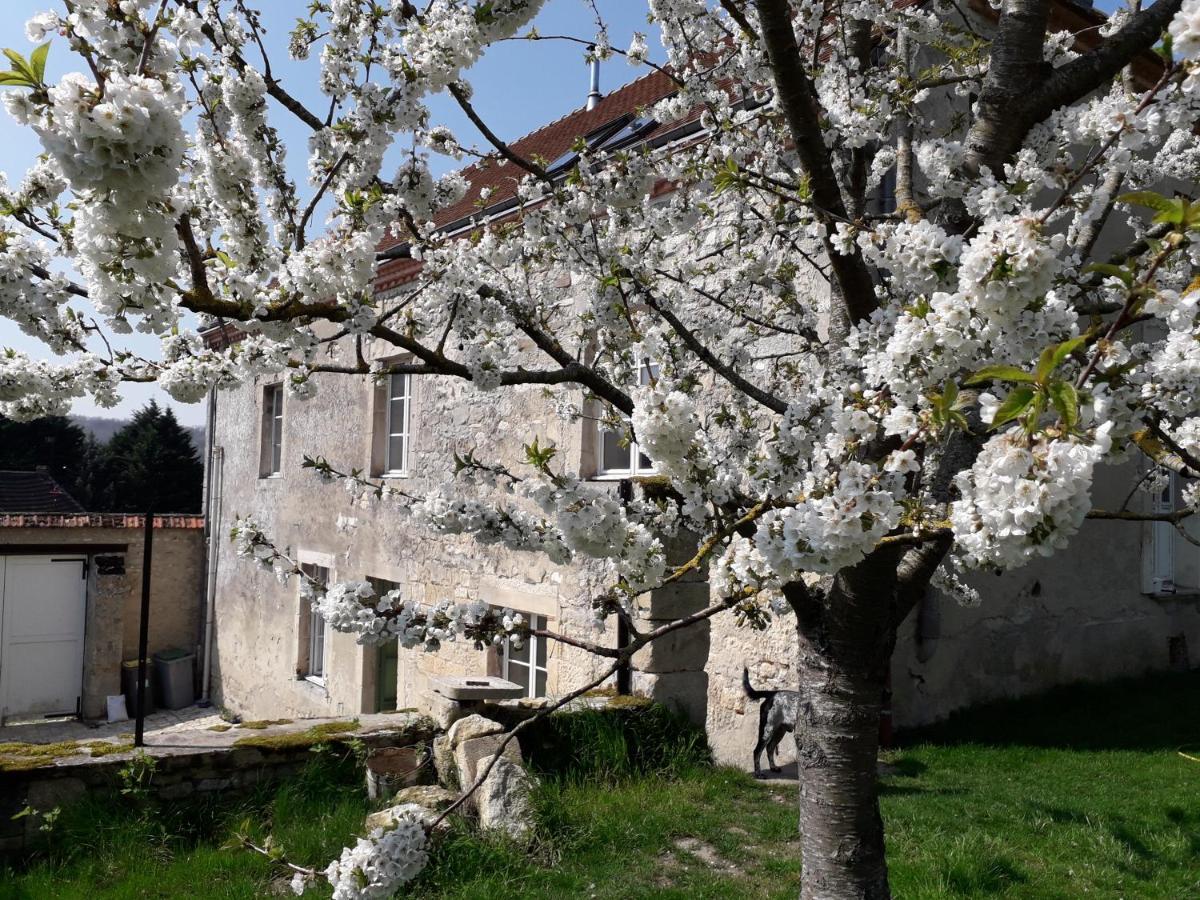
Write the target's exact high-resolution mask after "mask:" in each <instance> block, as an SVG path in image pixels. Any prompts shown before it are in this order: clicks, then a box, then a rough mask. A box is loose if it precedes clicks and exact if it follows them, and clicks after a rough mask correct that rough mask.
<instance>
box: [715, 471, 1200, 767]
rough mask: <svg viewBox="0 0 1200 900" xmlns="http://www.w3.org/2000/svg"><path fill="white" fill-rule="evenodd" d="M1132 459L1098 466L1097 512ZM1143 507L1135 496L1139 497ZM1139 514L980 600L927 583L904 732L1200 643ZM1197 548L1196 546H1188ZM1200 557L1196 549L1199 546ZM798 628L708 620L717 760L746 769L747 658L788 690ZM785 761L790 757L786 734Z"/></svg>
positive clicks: (1110, 502)
mask: <svg viewBox="0 0 1200 900" xmlns="http://www.w3.org/2000/svg"><path fill="white" fill-rule="evenodd" d="M1134 477H1135V476H1134V472H1133V468H1132V466H1127V467H1122V468H1105V469H1101V470H1100V472H1099V475H1098V478H1097V482H1096V485H1095V488H1094V490H1093V494H1094V496H1095V505H1096V506H1097V507H1099V508H1107V509H1116V508H1119V506H1120V505H1121V503H1122V502H1123V501H1124V499H1125V497H1126V496H1127V495H1128V493H1129V488H1130V486H1131V485H1132V483H1133V480H1134ZM1133 502H1134V503H1135V507H1134V508H1135V509H1136V508H1137V506H1136V504H1137V503H1138V502H1140V501H1139V500H1138V498H1136V497H1135V498H1134V501H1133ZM1148 527H1149V526H1143V525H1140V524H1138V523H1135V522H1111V521H1088V522H1085V523H1084V525H1083V527H1082V529H1081V530H1080V532H1079V534H1077V535H1076V536H1075V538H1074V539H1073V540H1072V542H1071V544H1070V547H1069V548H1068V549H1067V550H1066V551H1064V552H1062V553H1060V554H1058V555H1056V556H1054V557H1052V558H1050V559H1045V560H1038V561H1035V562H1033V563H1030V564H1029V565H1027V566H1025V567H1024V568H1022V569H1018V570H1015V571H1009V572H1006V573H1004V574H1003V575H985V574H984V575H977V576H975V577H974V578H972V583H973V584H974V586H975V587H976V588H977V589H978V590H979V592H980V594H981V596H982V602H981V603H980V604H979V605H978V606H975V607H970V608H966V607H963V606H960V605H959V604H958V603H957V602H956V601H955V600H954V599H952V598H950V597H946V596H943V595H941V594H940V593H939V592H938V591H936V590H931V591H930V592H929V594H928V595H927V597H926V599H925V601H923V602H922V603H921V604H920V605H919V606H918V608H917V609H914V610H913V612H912V613H911V614H910V615H909V616H908V617H907V618H906V619H905V621H904V622H903V624H902V625H901V627H900V630H899V634H898V636H897V646H896V651H895V654H894V656H893V660H892V712H893V723H894V725H895V727H897V728H905V727H912V726H916V725H923V724H927V723H929V722H933V721H936V720H938V719H943V718H945V717H946V716H948V715H950V713H952V712H954V711H955V710H958V709H962V708H965V707H968V706H971V705H973V704H977V703H982V702H986V701H989V700H997V699H1002V698H1012V697H1019V696H1023V695H1028V694H1032V693H1037V692H1039V691H1044V690H1047V689H1049V688H1051V687H1054V686H1056V685H1061V684H1069V683H1072V682H1080V681H1105V680H1110V679H1114V678H1120V677H1124V676H1133V675H1140V674H1143V673H1145V672H1149V671H1154V670H1162V669H1166V668H1168V667H1169V666H1171V665H1178V664H1179V663H1178V662H1173V661H1172V659H1171V650H1170V645H1171V643H1172V640H1175V641H1176V644H1175V646H1176V647H1178V646H1180V643H1179V642H1178V639H1179V638H1180V637H1181V636H1182V638H1183V642H1184V643H1185V644H1186V645H1187V646H1189V647H1190V648H1191V654H1192V658H1193V659H1195V657H1196V654H1197V648H1200V595H1197V594H1195V593H1181V594H1178V595H1176V596H1174V597H1170V598H1156V597H1150V596H1147V595H1146V594H1144V593H1143V578H1142V550H1141V548H1142V544H1143V532H1144V530H1145V529H1146V528H1148ZM1187 546H1189V547H1190V546H1191V545H1187ZM1192 553H1193V554H1196V555H1197V558H1200V551H1197V550H1196V549H1195V548H1192ZM796 656H797V650H796V636H795V633H794V632H793V624H792V619H791V617H790V616H788V617H784V618H782V619H780V620H776V621H774V622H772V624H771V626H770V628H768V629H767V630H766V631H765V632H757V631H751V630H749V629H744V628H738V627H736V625H735V624H734V623H733V621H732V619H731V618H730V617H728V616H723V617H718V618H716V619H714V621H713V633H712V653H711V654H710V656H709V662H708V673H709V695H708V732H709V738H710V740H711V742H712V744H713V750H714V754H715V755H716V757H717V759H718V760H719V761H721V762H727V763H730V764H733V765H739V766H744V767H749V766H750V761H751V759H750V757H751V751H752V750H753V748H754V744H755V732H756V729H757V727H758V704H757V703H756V702H754V701H750V700H748V699H747V698H746V696H745V694H744V693H743V692H742V688H741V670H742V666H743V665H747V666H748V667H749V669H750V674H751V681H752V682H753V684H754V686H755V687H760V688H791V687H792V686H794V685H796V684H797V683H798V681H799V676H798V673H797V671H796ZM780 750H781V751H782V752H781V754H780V759H781V760H783V761H790V760H791V759H792V758H794V748H793V746H792V742H791V741H784V742H783V744H782V745H780Z"/></svg>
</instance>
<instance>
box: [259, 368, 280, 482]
mask: <svg viewBox="0 0 1200 900" xmlns="http://www.w3.org/2000/svg"><path fill="white" fill-rule="evenodd" d="M263 425H264V426H265V427H264V429H263V432H264V433H263V442H264V443H265V444H266V452H265V454H264V459H265V461H266V465H265V466H264V467H263V468H264V469H265V472H264V475H265V477H267V478H274V477H278V476H279V475H280V474H282V472H283V385H282V384H269V385H267V386H266V387H265V388H263Z"/></svg>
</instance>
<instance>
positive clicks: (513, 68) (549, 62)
mask: <svg viewBox="0 0 1200 900" xmlns="http://www.w3.org/2000/svg"><path fill="white" fill-rule="evenodd" d="M595 2H596V6H597V7H598V8H599V10H600V12H601V14H602V16H603V17H604V21H605V23H606V24H607V26H608V31H609V39H610V41H611V42H612V44H613V46H615V47H626V46H628V45H629V41H630V39H631V37H632V35H633V32H634V31H643V32H646V31H650V32H651V38H650V41H649V43H650V47H651V58H652V59H654V60H656V61H661V59H662V56H663V54H662V51H661V48H658V47H657V43H658V42H657V40H656V38H655V36H654V33H653V32H652V31H651V30H650V29H649V28H648V26H647V24H646V18H645V10H646V6H645V4H644V3H641V2H635V0H595ZM3 3H4V10H5V16H4V19H3V23H2V24H0V46H3V47H13V48H15V49H19V50H20V51H21V52H23V53H28V51H29V50H30V49H31V47H30V45H29V43H28V42H27V41H26V39H25V27H24V23H25V21H26V20H27V19H28V18H29V17H30V16H32V15H34V14H35V13H37V12H40V11H42V10H44V9H50V8H54V7H55V6H57V4H54V3H53V2H51V0H3ZM254 5H256V6H259V7H260V8H263V9H265V10H267V11H266V12H265V13H264V19H265V24H266V26H267V28H268V31H269V34H268V48H269V49H270V50H272V51H273V52H272V64H273V66H274V68H275V70H276V72H277V76H278V77H280V78H282V80H283V81H284V83H285V84H286V85H287V86H288V88H289V90H291V91H292V92H293V93H295V94H296V95H297V96H298V97H300V98H301V99H302V100H304V101H305V102H306V103H309V104H311V105H313V106H314V107H320V106H322V105H323V104H322V103H321V96H320V94H319V92H318V91H317V90H316V89H315V88H314V87H312V85H315V83H316V80H315V77H314V75H313V73H314V72H315V65H314V64H313V63H311V62H310V63H307V64H301V63H292V62H290V61H288V60H287V54H286V52H285V47H286V43H287V32H288V29H289V28H290V27H291V25H292V23H293V21H294V19H295V16H296V14H297V12H298V11H300V10H303V9H304V7H306V6H307V3H306V2H304V0H259V2H258V3H256V4H254ZM1116 5H1117V0H1099V2H1098V3H1097V6H1099V7H1100V8H1102V9H1112V8H1113V7H1115V6H1116ZM59 8H61V7H59ZM534 25H535V27H536V28H537V30H538V32H539V33H540V34H542V35H554V34H566V35H572V36H574V37H580V38H587V39H590V38H592V37H594V36H595V34H596V23H595V17H594V13H593V11H592V5H591V3H590V2H588V0H552V2H550V3H548V4H547V6H546V9H544V10H543V12H542V14H541V15H539V16H538V18H537V20H536V21H535V22H534ZM60 43H61V41H60ZM656 48H657V49H656ZM276 49H277V50H278V52H274V51H275V50H276ZM78 68H80V66H79V65H77V60H76V59H75V58H73V57H71V56H70V55H69V54H67V53H66V52H64V51H63V49H62V48H61V47H54V46H52V47H51V51H50V66H49V74H50V77H51V78H52V79H56V78H58V77H60V76H61V75H62V74H64V73H65V72H68V71H75V70H77V69H78ZM644 71H645V69H644V68H642V69H634V68H631V67H630V66H629V65H628V64H627V63H625V61H624V60H622V59H620V58H616V57H614V58H613V59H612V60H610V61H608V62H606V63H605V64H604V66H603V69H602V73H601V90H603V91H605V92H607V91H609V90H611V89H613V88H614V87H617V86H619V85H621V84H624V83H625V82H627V81H630V80H631V79H633V78H635V77H637V76H638V75H640V74H642V72H644ZM587 79H588V73H587V67H586V65H585V63H584V60H583V48H582V47H581V46H580V45H578V44H572V43H567V42H562V41H549V40H547V41H539V42H537V43H535V44H530V43H527V42H510V43H504V44H500V45H498V46H496V47H493V48H491V49H490V50H489V52H488V53H487V55H486V56H485V57H484V58H483V59H482V60H481V61H480V62H479V63H478V64H477V65H476V66H475V68H474V69H473V71H472V72H471V73H470V80H471V83H472V85H473V86H474V89H475V107H476V109H477V110H478V111H479V113H480V115H481V116H482V117H483V119H484V121H486V122H487V123H488V124H489V125H490V126H491V127H492V128H493V130H495V131H496V132H497V133H498V134H499V135H500V136H501V137H504V138H506V139H510V140H511V139H513V138H516V137H519V136H521V135H523V134H526V133H527V132H529V131H532V130H534V129H535V128H537V127H538V126H539V125H542V124H544V123H546V122H549V121H552V120H553V119H556V118H558V117H560V116H562V115H564V114H565V113H567V112H570V111H571V110H573V109H575V108H577V107H579V106H581V105H582V104H583V102H584V99H585V97H586V95H587ZM432 105H433V109H434V114H435V119H437V120H438V121H440V122H444V123H446V124H448V125H450V126H451V127H452V128H453V129H454V130H455V133H456V134H458V135H460V136H461V137H462V138H463V139H464V140H467V139H477V138H478V135H477V133H476V132H475V130H474V128H473V126H472V125H471V124H470V123H469V122H468V121H467V120H466V119H465V117H464V116H463V115H462V113H461V111H460V110H459V109H458V108H457V107H456V106H454V104H453V103H452V102H449V103H448V102H445V101H441V100H440V99H439V100H436V101H435V102H434V103H433V104H432ZM273 112H274V113H275V114H274V116H273V122H274V123H275V124H276V125H277V127H279V128H280V130H281V132H282V133H283V136H284V139H285V141H286V142H287V143H288V146H289V147H290V148H291V152H290V154H289V163H290V165H291V166H292V167H293V172H294V175H295V176H296V177H298V178H299V179H300V180H301V183H302V184H303V179H304V165H305V159H306V157H307V148H306V143H305V141H306V137H307V135H306V130H305V128H304V126H302V125H300V124H298V123H296V122H295V120H294V119H292V118H291V117H290V114H288V113H286V112H283V111H282V110H279V109H278V107H276V108H275V109H274V110H273ZM4 115H5V114H4V113H0V117H2V116H4ZM40 149H41V148H40V146H39V144H38V141H37V137H36V135H34V134H33V132H32V131H29V130H28V129H22V128H15V127H13V126H12V125H11V123H10V124H9V125H8V126H7V127H4V140H3V141H0V172H4V173H6V174H7V176H8V178H9V180H10V182H13V183H15V182H18V181H20V179H21V177H22V175H23V174H24V172H25V170H26V169H28V167H29V166H30V165H31V163H32V162H33V160H34V159H35V158H36V156H37V154H38V152H39V151H40ZM450 166H451V164H450V163H442V164H441V165H440V166H438V168H440V169H447V168H450ZM128 341H129V343H128V344H127V345H126V346H128V347H129V348H130V349H132V350H134V351H135V352H138V353H141V354H144V355H147V356H154V355H156V351H157V341H156V340H154V339H150V338H146V337H143V336H133V337H131V338H128ZM0 347H15V348H17V349H20V350H24V351H26V352H28V353H30V354H31V355H34V356H38V357H44V356H45V355H46V351H45V348H44V347H43V346H42V345H41V344H40V343H39V342H37V341H35V340H33V339H31V338H29V337H27V336H26V335H24V334H22V333H21V332H20V331H19V330H18V329H17V328H16V326H15V325H13V324H12V323H10V322H8V321H7V320H2V319H0ZM123 397H124V399H123V401H122V403H121V404H120V405H119V406H118V407H116V409H115V410H101V409H98V408H97V407H96V406H95V405H94V404H92V403H91V402H90V401H80V402H79V403H77V404H76V408H75V411H76V412H78V413H80V414H83V415H109V416H112V415H116V416H124V415H128V414H129V413H130V412H132V410H133V409H136V408H137V407H138V406H141V405H142V404H143V403H145V402H146V400H148V399H150V398H151V397H155V398H157V399H158V400H159V401H160V402H165V403H168V404H169V405H171V406H172V407H174V408H175V410H176V412H177V414H178V415H179V418H180V420H181V421H183V422H185V423H187V424H200V423H201V422H202V421H203V416H204V414H203V406H202V404H179V403H176V402H174V401H173V400H171V399H170V398H168V397H167V396H166V395H165V394H163V393H162V392H161V391H159V390H158V388H155V387H153V386H148V385H128V386H126V387H125V389H124V391H123Z"/></svg>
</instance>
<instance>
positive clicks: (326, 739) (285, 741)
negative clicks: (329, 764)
mask: <svg viewBox="0 0 1200 900" xmlns="http://www.w3.org/2000/svg"><path fill="white" fill-rule="evenodd" d="M357 730H358V719H352V720H350V721H348V722H322V723H321V724H319V725H314V726H312V728H309V729H308V730H306V731H285V732H283V733H282V734H261V735H253V736H252V737H244V738H238V739H237V740H236V741H234V742H233V746H235V747H261V748H265V749H268V750H299V749H301V748H303V747H315V746H316V745H317V744H327V743H330V742H332V741H335V740H337V739H338V737H339V736H340V735H344V734H346V733H348V732H352V731H357Z"/></svg>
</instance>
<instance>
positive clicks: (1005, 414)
mask: <svg viewBox="0 0 1200 900" xmlns="http://www.w3.org/2000/svg"><path fill="white" fill-rule="evenodd" d="M1034 394H1035V391H1034V389H1033V388H1031V387H1029V386H1028V385H1021V386H1020V387H1019V388H1016V389H1014V390H1013V392H1012V393H1011V394H1009V395H1008V396H1007V397H1006V398H1005V399H1004V402H1003V403H1001V404H1000V408H999V409H997V410H996V416H995V418H993V419H992V428H999V427H1000V426H1001V425H1004V424H1005V423H1007V422H1011V421H1012V420H1013V419H1015V418H1017V416H1019V415H1021V414H1022V413H1023V412H1025V410H1026V409H1028V408H1029V404H1030V403H1032V402H1033V397H1034Z"/></svg>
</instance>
